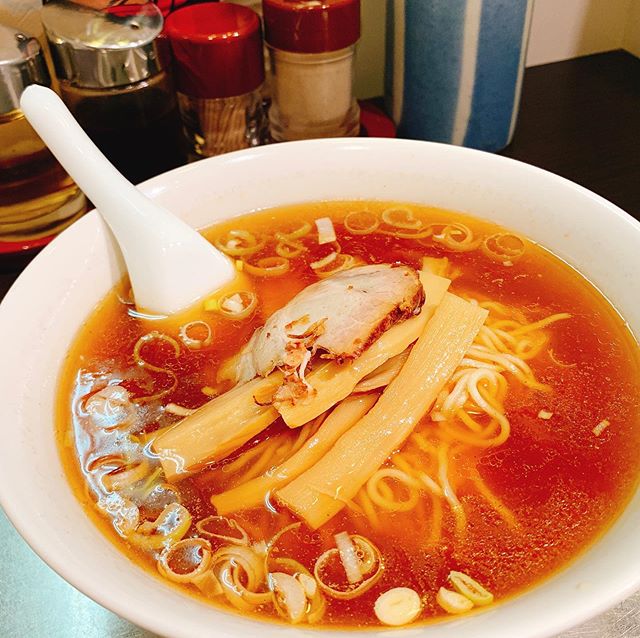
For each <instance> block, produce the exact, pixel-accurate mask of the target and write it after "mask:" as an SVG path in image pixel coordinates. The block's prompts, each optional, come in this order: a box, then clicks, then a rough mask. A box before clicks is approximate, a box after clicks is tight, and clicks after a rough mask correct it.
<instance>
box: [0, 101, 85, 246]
mask: <svg viewBox="0 0 640 638" xmlns="http://www.w3.org/2000/svg"><path fill="white" fill-rule="evenodd" d="M85 205H86V201H85V197H84V195H83V194H82V191H80V189H79V188H78V187H77V186H76V184H75V183H74V182H73V180H72V179H71V178H70V177H69V176H68V175H67V173H66V172H65V171H64V170H63V169H62V167H61V166H60V164H58V162H57V161H56V159H55V158H54V157H53V155H51V153H50V152H49V151H48V150H47V149H46V147H45V145H44V143H43V142H42V140H41V139H40V138H39V137H38V136H37V135H36V133H35V131H34V130H33V129H32V128H31V126H30V125H29V123H28V122H27V121H26V119H25V117H24V115H23V114H22V112H21V111H19V110H15V111H12V112H10V113H5V114H4V115H0V241H4V242H21V241H27V240H30V239H36V238H39V237H44V236H47V235H52V234H54V233H57V232H60V231H61V230H62V229H63V228H65V227H66V226H68V225H69V224H71V223H72V222H73V221H75V220H76V219H77V218H78V217H80V216H81V215H82V213H83V212H84V210H85Z"/></svg>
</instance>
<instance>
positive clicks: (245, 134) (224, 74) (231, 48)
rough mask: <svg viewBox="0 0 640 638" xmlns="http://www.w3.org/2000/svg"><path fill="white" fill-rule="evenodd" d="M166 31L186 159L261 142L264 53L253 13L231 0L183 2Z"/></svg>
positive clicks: (264, 123) (262, 136)
mask: <svg viewBox="0 0 640 638" xmlns="http://www.w3.org/2000/svg"><path fill="white" fill-rule="evenodd" d="M166 33H167V36H168V38H169V41H170V44H171V51H172V54H173V61H174V71H175V80H176V88H177V91H178V104H179V106H180V114H181V116H182V122H183V127H184V131H185V133H186V136H187V141H188V145H189V155H190V159H200V158H203V157H209V156H212V155H219V154H220V153H226V152H229V151H235V150H238V149H242V148H248V147H251V146H257V145H259V144H262V143H263V142H264V139H265V136H266V118H265V116H264V111H263V106H262V97H261V91H260V89H261V87H262V84H263V82H264V58H263V53H262V28H261V24H260V18H259V16H258V15H257V14H256V12H255V11H253V10H252V9H250V8H248V7H244V6H241V5H236V4H232V3H211V4H209V3H207V4H198V5H193V6H190V7H184V8H182V9H179V10H178V11H175V12H174V13H172V14H171V15H170V16H169V17H168V18H167V27H166Z"/></svg>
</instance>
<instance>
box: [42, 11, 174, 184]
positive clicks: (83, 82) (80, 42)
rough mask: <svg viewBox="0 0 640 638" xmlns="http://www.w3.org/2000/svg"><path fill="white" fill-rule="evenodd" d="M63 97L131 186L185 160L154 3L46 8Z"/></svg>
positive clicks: (160, 15) (159, 18)
mask: <svg viewBox="0 0 640 638" xmlns="http://www.w3.org/2000/svg"><path fill="white" fill-rule="evenodd" d="M42 20H43V23H44V25H45V30H46V33H47V38H48V39H49V43H50V45H51V50H52V55H53V58H54V63H55V67H56V74H57V76H58V79H59V80H60V92H61V95H62V99H63V100H64V101H65V103H66V105H67V106H68V107H69V109H70V110H71V112H72V113H73V115H74V116H75V118H76V119H77V120H78V122H79V123H80V125H81V126H82V128H83V129H84V130H85V131H86V132H87V134H88V135H89V137H91V139H92V140H93V141H94V142H95V143H96V145H97V146H98V148H100V150H101V151H102V152H103V153H104V154H105V155H106V156H107V158H108V159H109V160H110V161H111V162H112V163H113V164H114V165H115V166H116V168H117V169H118V170H120V172H121V173H122V174H123V175H124V176H125V177H127V178H128V179H129V180H130V181H132V182H133V183H137V182H141V181H143V180H145V179H148V178H149V177H153V176H154V175H158V174H159V173H162V172H164V171H167V170H169V169H171V168H175V167H176V166H180V165H182V164H184V163H185V162H186V150H185V149H184V142H183V140H182V130H181V124H180V117H179V115H178V109H177V104H176V99H175V94H174V91H173V87H172V85H171V81H170V79H169V77H168V76H167V74H166V72H165V70H164V63H163V59H162V56H161V55H160V51H159V49H158V39H157V38H158V35H159V34H160V32H161V31H162V27H163V18H162V14H161V12H160V10H159V9H158V8H157V7H156V6H155V5H153V4H143V5H127V6H123V7H112V8H110V9H104V10H101V11H96V10H93V9H89V8H86V7H81V6H78V5H76V4H73V3H69V2H66V1H64V0H57V1H55V2H53V3H49V4H47V5H45V7H44V9H43V11H42Z"/></svg>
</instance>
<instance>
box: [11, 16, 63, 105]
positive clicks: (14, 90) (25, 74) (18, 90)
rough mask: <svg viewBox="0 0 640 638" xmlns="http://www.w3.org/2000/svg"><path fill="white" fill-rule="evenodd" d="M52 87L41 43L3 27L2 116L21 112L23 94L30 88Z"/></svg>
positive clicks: (19, 32) (20, 32) (17, 31)
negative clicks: (37, 86)
mask: <svg viewBox="0 0 640 638" xmlns="http://www.w3.org/2000/svg"><path fill="white" fill-rule="evenodd" d="M50 83H51V80H50V78H49V72H48V71H47V65H46V63H45V60H44V55H43V53H42V48H41V47H40V43H39V42H38V41H37V40H36V39H35V38H33V37H31V36H29V35H27V34H25V33H22V31H19V30H16V29H12V28H10V27H5V26H4V25H2V24H0V115H4V114H5V113H10V112H11V111H15V110H16V109H19V108H20V96H21V95H22V91H24V90H25V89H26V88H27V87H28V86H29V85H30V84H44V85H45V86H49V84H50Z"/></svg>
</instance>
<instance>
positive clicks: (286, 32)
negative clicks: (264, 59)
mask: <svg viewBox="0 0 640 638" xmlns="http://www.w3.org/2000/svg"><path fill="white" fill-rule="evenodd" d="M262 13H263V16H264V30H265V39H266V40H267V42H268V43H269V45H270V46H272V47H274V48H276V49H282V50H283V51H295V52H296V53H324V52H326V51H338V50H339V49H344V48H346V47H348V46H351V45H352V44H355V43H356V42H357V41H358V39H359V38H360V0H262Z"/></svg>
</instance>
